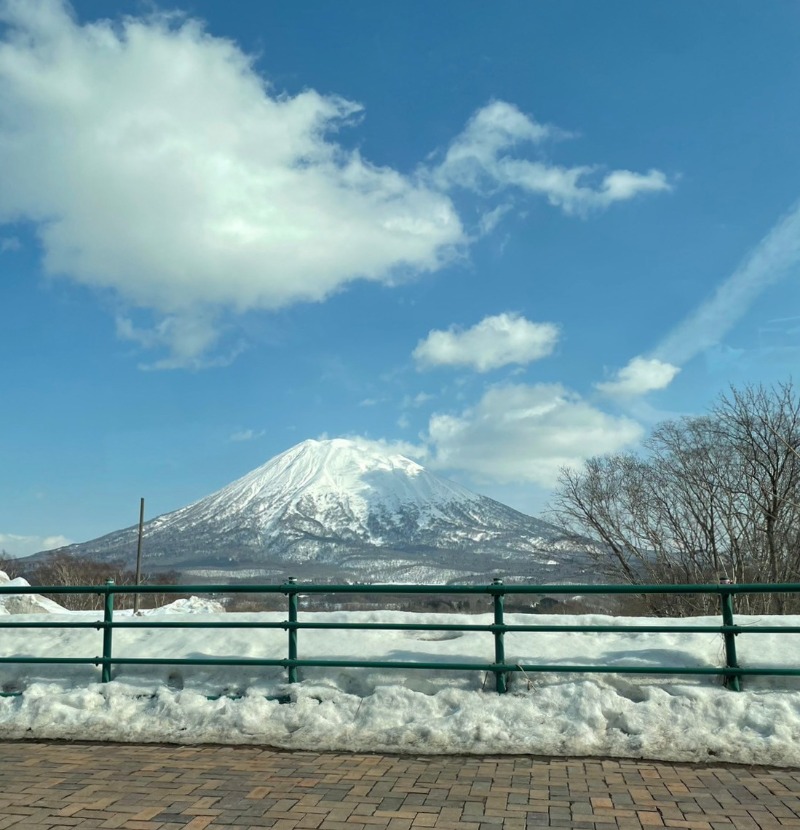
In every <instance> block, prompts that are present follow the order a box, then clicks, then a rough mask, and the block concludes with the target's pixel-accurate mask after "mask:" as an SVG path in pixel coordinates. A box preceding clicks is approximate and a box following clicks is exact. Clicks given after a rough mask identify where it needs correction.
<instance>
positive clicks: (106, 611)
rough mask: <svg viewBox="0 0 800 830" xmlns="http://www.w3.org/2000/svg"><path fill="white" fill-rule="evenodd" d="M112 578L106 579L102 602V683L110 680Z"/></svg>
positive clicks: (112, 609) (112, 614)
mask: <svg viewBox="0 0 800 830" xmlns="http://www.w3.org/2000/svg"><path fill="white" fill-rule="evenodd" d="M113 588H114V580H113V579H109V580H107V581H106V591H105V601H104V603H103V668H102V672H101V676H100V680H101V682H102V683H108V682H109V681H110V680H111V640H112V632H113V629H112V628H111V626H112V625H113V623H114V591H113V590H112V589H113Z"/></svg>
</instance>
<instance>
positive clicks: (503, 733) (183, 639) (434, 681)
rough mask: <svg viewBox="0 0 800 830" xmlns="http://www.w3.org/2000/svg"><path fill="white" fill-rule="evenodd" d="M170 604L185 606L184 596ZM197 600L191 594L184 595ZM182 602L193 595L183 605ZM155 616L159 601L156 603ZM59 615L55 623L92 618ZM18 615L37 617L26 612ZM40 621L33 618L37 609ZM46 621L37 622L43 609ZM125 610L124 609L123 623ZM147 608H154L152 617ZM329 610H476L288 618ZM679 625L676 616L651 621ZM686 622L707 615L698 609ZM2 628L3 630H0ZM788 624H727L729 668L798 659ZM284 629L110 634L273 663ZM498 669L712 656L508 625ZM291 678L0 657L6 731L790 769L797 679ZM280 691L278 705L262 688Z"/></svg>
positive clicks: (375, 642) (35, 639) (464, 645)
mask: <svg viewBox="0 0 800 830" xmlns="http://www.w3.org/2000/svg"><path fill="white" fill-rule="evenodd" d="M196 599H197V598H192V599H190V600H185V601H183V602H184V605H183V606H181V607H184V608H187V607H193V600H196ZM198 602H205V600H198ZM194 607H197V606H196V605H195V606H194ZM162 610H165V609H162ZM97 617H98V615H97V612H74V613H71V614H68V615H66V616H65V619H70V620H79V619H86V620H96V619H97ZM284 618H285V615H284V614H283V613H272V612H264V613H260V614H257V613H247V614H244V613H242V614H239V613H228V614H217V613H213V614H208V615H207V617H206V618H205V619H208V620H209V621H213V620H219V621H224V620H232V621H243V622H255V621H261V622H279V621H281V620H283V619H284ZM29 619H30V620H35V619H37V616H31V617H30V618H29ZM40 619H44V618H40ZM48 619H52V616H50V617H49V618H48ZM131 619H134V620H135V619H137V618H131ZM150 619H151V620H152V619H153V617H152V616H150ZM301 619H306V620H309V621H311V620H314V621H327V622H334V621H336V622H379V621H383V622H395V623H401V622H403V623H424V624H442V623H453V624H464V623H468V624H475V623H482V624H485V623H489V622H490V621H491V615H488V614H487V615H475V616H467V615H455V614H454V615H440V614H428V613H425V614H422V613H419V614H412V613H404V612H388V611H382V612H377V611H372V612H343V611H339V612H326V613H310V612H303V613H302V614H301ZM507 622H509V623H511V624H525V623H548V622H550V623H562V624H565V625H577V624H581V623H584V624H603V623H616V624H623V625H631V626H633V625H644V624H647V623H648V622H652V621H651V620H647V619H646V618H616V619H613V618H610V617H605V616H600V615H585V616H582V617H568V616H558V617H550V616H547V615H536V616H531V615H524V614H508V615H507ZM661 622H663V623H664V624H665V625H667V626H670V625H678V624H683V623H686V622H687V621H686V620H674V621H670V620H659V623H661ZM692 622H693V623H696V624H699V625H718V624H719V620H718V618H716V617H698V618H694V619H693V620H692ZM737 623H738V624H739V625H742V626H747V625H756V624H763V625H774V626H798V625H800V617H790V616H787V617H761V618H748V617H744V616H740V617H737ZM5 635H7V636H5ZM101 637H102V634H101V632H100V631H97V630H94V629H69V630H61V631H57V630H54V629H40V630H30V631H22V630H8V631H6V632H4V639H3V640H2V641H0V655H12V654H21V655H22V654H24V655H30V654H32V653H35V654H39V655H56V654H57V655H63V656H84V657H85V656H91V655H95V654H97V653H99V650H100V641H101ZM795 639H796V635H793V634H755V633H754V634H750V635H748V634H742V635H741V636H740V637H739V638H738V642H737V645H738V649H739V655H740V663H741V664H742V666H770V667H780V666H792V665H796V664H797V662H798V660H797V655H798V653H800V652H799V650H798V649H797V648H796V647H795V646H794V640H795ZM298 640H299V654H300V657H301V658H309V659H310V658H312V657H319V658H322V659H348V658H349V659H367V660H369V659H385V660H409V661H418V662H433V661H438V662H440V663H443V664H446V663H459V662H467V661H468V662H487V663H490V662H491V661H492V656H493V638H492V635H491V634H490V633H487V632H463V633H462V632H458V631H324V630H301V631H300V632H299V633H298ZM286 646H287V633H286V632H285V631H283V630H281V629H246V628H241V629H238V628H237V629H226V630H219V629H212V630H192V629H181V628H179V629H169V630H159V629H151V628H145V627H142V628H141V629H139V628H138V627H136V626H134V627H132V628H126V629H119V630H117V631H115V632H114V654H115V656H121V657H151V658H160V659H165V660H167V661H168V660H169V659H170V658H177V657H208V656H215V655H216V656H224V657H234V656H236V657H242V658H261V659H281V658H284V657H285V655H286ZM506 654H507V655H508V662H509V663H523V664H525V663H544V664H550V665H554V664H570V665H571V664H575V665H583V664H586V665H588V664H592V663H602V664H605V665H610V666H626V665H627V666H630V665H641V666H697V667H705V666H708V667H719V666H720V665H722V663H723V662H724V659H723V648H722V638H721V636H720V635H717V634H683V633H680V632H672V631H668V632H665V633H661V634H649V633H641V632H635V631H633V632H629V633H628V632H622V633H609V634H600V633H579V632H574V633H573V632H569V633H560V634H556V633H539V632H536V633H523V632H512V633H509V634H507V635H506ZM299 671H300V679H301V682H300V683H298V684H296V685H292V686H289V685H287V684H286V683H285V672H284V670H283V669H282V668H280V667H252V666H248V667H231V666H224V667H209V666H175V665H158V666H133V665H119V666H116V667H115V668H114V672H113V674H114V681H113V682H111V683H109V684H104V685H103V684H100V683H98V682H97V681H98V679H99V670H98V668H96V667H94V666H91V665H87V666H82V665H64V666H55V665H43V666H37V665H32V664H19V665H16V664H0V685H2V687H3V690H4V691H6V692H9V691H11V692H14V691H18V692H21V694H19V695H17V696H15V697H5V698H0V736H2V737H3V738H5V739H18V738H33V739H54V738H64V739H77V738H80V739H84V740H86V739H89V740H114V741H154V742H162V741H170V742H178V743H203V742H219V743H230V744H237V743H253V744H267V745H272V746H277V747H285V748H293V749H304V750H321V749H330V750H350V751H380V752H401V753H446V754H449V753H480V754H510V753H525V754H527V753H534V754H546V755H594V756H616V757H629V758H649V759H660V760H665V761H691V762H702V761H706V760H714V761H715V762H719V761H723V762H733V763H746V764H753V763H758V764H770V765H783V766H800V679H798V678H790V677H775V678H767V677H765V678H759V677H749V676H746V677H745V678H744V680H743V683H744V686H745V691H744V692H741V693H738V694H737V693H735V692H731V691H728V690H726V689H724V688H723V687H722V684H721V680H720V678H719V676H699V677H696V678H695V677H692V678H677V679H676V677H675V676H669V674H665V675H647V676H636V675H613V674H612V675H580V674H579V675H570V674H560V673H549V674H536V675H534V674H529V675H528V676H523V675H522V674H520V673H515V674H514V675H512V677H511V682H510V691H509V693H508V694H506V695H502V696H501V695H497V694H496V693H495V692H494V691H493V688H494V677H493V675H492V674H491V673H488V674H487V673H483V672H467V671H460V670H459V671H447V670H445V669H442V670H436V671H427V670H425V671H424V670H414V669H402V670H396V671H393V670H389V669H386V670H381V669H348V668H337V669H333V668H327V669H326V668H301V669H300V670H299ZM286 695H288V696H289V698H290V703H288V704H282V703H281V702H280V701H279V700H278V699H277V698H279V697H280V696H286Z"/></svg>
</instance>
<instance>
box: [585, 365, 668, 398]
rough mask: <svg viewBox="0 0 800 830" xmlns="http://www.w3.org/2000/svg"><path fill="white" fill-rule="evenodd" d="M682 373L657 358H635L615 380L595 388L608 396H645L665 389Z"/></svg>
mask: <svg viewBox="0 0 800 830" xmlns="http://www.w3.org/2000/svg"><path fill="white" fill-rule="evenodd" d="M678 372H680V369H679V368H678V367H677V366H673V365H672V364H671V363H665V362H664V361H661V360H656V359H655V358H646V357H634V358H633V359H632V360H630V361H629V363H628V365H627V366H624V367H623V368H622V369H620V370H619V371H618V372H617V374H616V377H615V378H614V379H613V380H610V381H605V382H603V383H596V384H595V387H596V388H597V389H598V390H599V391H600V392H603V393H604V394H606V395H611V396H620V397H626V396H634V395H643V394H645V393H646V392H651V391H653V390H655V389H664V388H666V387H667V386H669V384H670V383H671V382H672V380H673V378H674V377H675V376H676V375H677V374H678Z"/></svg>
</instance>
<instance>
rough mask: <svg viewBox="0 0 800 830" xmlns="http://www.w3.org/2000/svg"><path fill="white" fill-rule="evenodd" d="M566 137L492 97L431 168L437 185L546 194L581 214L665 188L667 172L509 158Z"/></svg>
mask: <svg viewBox="0 0 800 830" xmlns="http://www.w3.org/2000/svg"><path fill="white" fill-rule="evenodd" d="M563 137H568V134H567V133H564V132H563V131H560V130H558V129H557V128H555V127H552V126H548V125H543V124H539V123H537V122H536V121H534V120H533V119H532V118H530V117H529V116H527V115H525V114H524V113H522V112H520V110H519V109H517V107H515V106H514V105H513V104H509V103H507V102H505V101H493V102H492V103H491V104H488V105H487V106H485V107H483V108H482V109H480V110H478V111H477V112H476V113H475V115H473V117H472V118H471V119H470V121H469V123H468V124H467V126H466V128H465V129H464V131H463V132H462V133H461V135H459V136H458V137H457V138H456V139H455V140H454V141H453V142H452V144H451V145H450V147H449V148H448V150H447V153H446V155H445V158H444V160H443V161H442V163H441V164H440V165H439V167H437V168H435V169H434V170H433V171H432V176H433V177H434V180H435V181H436V182H438V184H439V186H440V187H443V188H449V187H453V186H458V187H464V188H468V189H471V190H476V191H487V190H489V191H491V190H496V189H498V188H505V187H517V188H519V189H521V190H523V191H527V192H528V193H533V194H538V195H542V196H545V197H546V198H547V200H548V201H549V202H550V204H552V205H556V206H557V207H560V208H561V209H562V210H563V211H564V212H565V213H585V212H587V211H589V210H592V209H603V208H606V207H608V206H609V205H611V204H613V203H614V202H620V201H626V200H628V199H632V198H634V197H635V196H638V195H639V194H642V193H648V192H650V193H653V192H658V191H665V190H670V189H671V185H670V183H669V182H668V180H667V177H666V175H665V174H664V173H663V172H661V171H660V170H656V169H651V170H649V171H648V172H647V173H635V172H633V171H631V170H612V171H611V172H608V173H605V174H604V175H603V174H601V173H600V172H599V168H598V167H597V166H595V165H580V166H577V167H561V166H558V165H554V164H551V163H549V162H546V161H541V160H536V161H530V160H528V159H524V158H518V157H515V156H512V155H511V154H510V153H511V151H512V150H513V149H514V148H516V147H518V146H520V145H525V144H528V145H531V144H532V145H534V146H536V145H539V144H541V143H542V142H544V141H545V140H547V139H552V138H563Z"/></svg>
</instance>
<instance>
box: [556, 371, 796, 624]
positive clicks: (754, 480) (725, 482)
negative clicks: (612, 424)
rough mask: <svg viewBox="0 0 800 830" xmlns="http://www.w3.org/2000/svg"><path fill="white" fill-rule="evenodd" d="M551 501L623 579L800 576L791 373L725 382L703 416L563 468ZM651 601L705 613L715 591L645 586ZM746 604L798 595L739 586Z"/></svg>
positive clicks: (775, 606)
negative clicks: (785, 377)
mask: <svg viewBox="0 0 800 830" xmlns="http://www.w3.org/2000/svg"><path fill="white" fill-rule="evenodd" d="M552 507H553V510H554V513H555V515H556V517H557V518H558V520H559V521H560V523H561V524H562V525H563V526H565V527H566V528H567V529H569V530H571V531H572V532H573V533H575V534H576V536H580V537H583V538H587V537H588V539H589V540H591V543H590V544H589V545H588V547H587V550H588V551H589V553H590V555H591V556H592V557H593V559H594V561H595V563H596V565H597V566H598V568H599V569H600V571H601V573H602V574H603V576H604V577H605V578H606V579H608V580H609V581H612V582H622V583H628V584H647V583H652V584H696V583H716V582H719V581H724V580H729V581H730V582H733V583H764V582H766V583H782V582H798V581H800V399H798V395H797V393H796V391H795V389H794V387H793V385H792V383H791V382H789V383H784V384H780V385H778V386H775V387H770V388H765V387H763V386H760V385H759V386H747V387H745V388H743V389H736V388H732V389H731V390H730V392H729V393H728V394H725V395H722V396H721V397H720V398H719V399H718V400H717V402H716V403H715V404H714V405H713V406H712V407H711V408H710V410H709V411H708V412H707V413H706V414H704V415H701V416H696V417H685V418H679V419H675V420H671V421H666V422H665V423H662V424H660V425H659V426H658V427H657V428H656V429H654V430H653V432H652V434H651V436H650V438H649V439H648V440H647V441H646V443H645V445H644V449H643V452H641V453H631V452H627V453H617V454H613V455H606V456H602V457H596V458H591V459H589V460H588V461H587V462H586V463H585V464H584V465H583V467H582V468H580V469H563V470H562V471H561V475H560V480H559V484H558V487H557V490H556V493H555V496H554V499H553V503H552ZM643 601H644V602H645V604H646V606H647V609H648V611H649V612H651V613H659V614H672V613H679V614H680V613H706V612H711V613H714V612H715V611H716V603H717V602H718V600H717V599H716V598H715V597H701V596H694V597H692V596H689V595H681V596H678V595H675V596H668V595H666V596H645V597H643ZM737 606H738V607H739V609H740V610H742V611H743V612H750V613H779V614H780V613H787V612H790V611H800V597H797V596H793V595H791V594H772V595H770V594H750V595H746V596H742V597H741V599H739V598H738V597H737Z"/></svg>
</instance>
